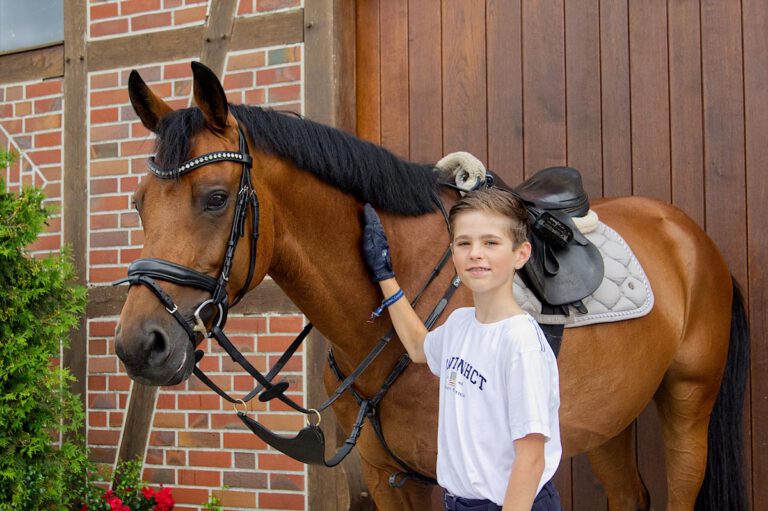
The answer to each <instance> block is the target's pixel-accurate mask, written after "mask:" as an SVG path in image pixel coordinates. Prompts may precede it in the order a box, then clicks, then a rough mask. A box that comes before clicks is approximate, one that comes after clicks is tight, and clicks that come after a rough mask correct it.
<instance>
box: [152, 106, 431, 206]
mask: <svg viewBox="0 0 768 511" xmlns="http://www.w3.org/2000/svg"><path fill="white" fill-rule="evenodd" d="M229 108H230V110H231V112H232V114H233V115H234V116H235V118H237V120H238V121H239V122H240V125H241V126H242V127H243V128H244V129H245V131H246V132H247V134H246V136H250V137H251V143H252V144H253V145H254V147H256V148H257V149H259V150H261V151H263V152H265V153H268V154H271V155H275V156H279V157H282V158H285V159H287V160H289V161H290V162H292V163H293V164H294V165H295V166H296V167H297V168H299V169H302V170H305V171H308V172H312V173H313V174H315V175H316V176H317V177H319V178H320V179H322V180H323V181H325V182H326V183H328V184H330V185H332V186H335V187H336V188H338V189H340V190H342V191H344V192H346V193H349V194H352V195H353V196H355V197H356V198H357V199H358V200H360V201H362V202H370V203H371V204H373V205H374V206H375V207H376V208H378V209H382V210H385V211H391V212H395V213H400V214H405V215H420V214H423V213H427V212H429V211H432V210H433V209H434V208H435V205H434V203H433V202H432V197H433V194H434V192H435V191H436V190H437V187H438V175H437V173H436V172H434V171H433V169H434V165H429V164H419V163H411V162H408V161H405V160H402V159H400V158H398V157H397V156H395V155H394V154H392V153H391V152H389V151H388V150H386V149H384V148H382V147H379V146H377V145H374V144H372V143H370V142H366V141H364V140H361V139H359V138H357V137H354V136H352V135H350V134H348V133H345V132H343V131H341V130H337V129H334V128H330V127H328V126H324V125H322V124H318V123H316V122H313V121H309V120H306V119H301V118H298V117H294V116H291V115H286V114H284V113H281V112H277V111H274V110H271V109H263V108H259V107H253V106H247V105H229ZM204 128H205V123H204V120H203V115H202V112H201V111H200V110H199V109H197V108H185V109H182V110H177V111H175V112H173V113H172V114H170V115H168V116H167V117H165V118H164V119H163V120H162V122H161V124H160V126H159V130H158V134H157V147H156V153H157V160H158V161H160V162H162V163H163V166H165V167H168V168H171V167H178V166H179V165H180V164H181V163H182V162H184V161H186V160H187V159H188V158H189V152H190V149H191V142H190V140H191V138H192V137H193V136H194V135H196V134H197V133H200V132H201V131H202V130H203V129H204Z"/></svg>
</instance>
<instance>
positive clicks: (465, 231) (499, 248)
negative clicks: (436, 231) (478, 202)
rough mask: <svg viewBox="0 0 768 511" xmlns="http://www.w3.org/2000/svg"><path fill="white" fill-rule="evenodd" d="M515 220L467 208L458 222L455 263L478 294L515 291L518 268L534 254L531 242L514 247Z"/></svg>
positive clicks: (457, 219)
mask: <svg viewBox="0 0 768 511" xmlns="http://www.w3.org/2000/svg"><path fill="white" fill-rule="evenodd" d="M511 222H512V220H511V219H509V218H506V217H504V216H502V215H500V214H498V213H493V212H487V211H467V212H465V213H462V214H461V215H459V216H458V217H456V220H455V222H454V226H453V227H454V232H453V234H454V238H453V244H452V249H453V264H454V266H456V272H457V273H458V274H459V277H460V278H461V281H462V282H463V283H464V284H466V286H467V287H469V289H470V290H472V292H473V293H475V294H476V295H478V294H486V293H490V294H491V295H496V293H507V291H508V292H509V293H510V296H511V292H512V279H513V278H514V274H515V270H518V269H520V268H522V266H523V265H524V264H525V262H526V261H527V260H528V257H529V255H530V244H529V243H527V242H524V243H521V244H520V245H519V246H518V247H515V246H514V241H513V240H512V236H511V232H510V228H511V227H512V224H511Z"/></svg>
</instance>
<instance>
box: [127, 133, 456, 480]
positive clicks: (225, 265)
mask: <svg viewBox="0 0 768 511" xmlns="http://www.w3.org/2000/svg"><path fill="white" fill-rule="evenodd" d="M221 161H234V162H239V163H241V164H242V173H241V177H240V189H239V192H238V194H237V203H236V205H235V212H234V218H233V221H232V227H231V229H230V235H229V240H228V241H227V249H226V252H225V255H224V260H223V262H222V266H221V270H220V272H219V276H218V278H214V277H211V276H210V275H206V274H203V273H200V272H198V271H196V270H194V269H192V268H188V267H186V266H182V265H179V264H177V263H173V262H171V261H165V260H163V259H155V258H144V259H138V260H136V261H134V262H133V263H132V264H131V265H130V266H129V268H128V276H127V277H126V278H123V279H120V280H118V281H116V282H114V283H113V285H120V284H125V283H127V284H129V285H131V286H133V285H143V286H145V287H147V288H148V289H149V290H150V291H152V293H153V294H154V295H155V296H156V297H157V298H158V300H160V302H161V303H162V304H163V306H165V309H166V311H168V313H169V314H171V315H172V316H173V317H174V319H175V320H176V321H177V322H178V323H179V324H180V325H181V327H182V328H183V329H184V331H185V332H186V333H187V335H188V337H189V340H190V342H191V343H192V347H193V349H194V348H195V347H196V346H197V343H198V340H199V339H201V338H214V339H215V340H216V341H217V342H218V344H219V346H221V347H222V348H223V349H224V351H226V352H227V354H228V355H229V356H230V357H231V358H232V360H233V361H234V362H236V363H237V364H239V365H240V366H241V367H242V368H243V369H244V370H245V371H246V372H247V373H248V374H249V375H251V376H252V377H253V378H254V379H255V380H256V382H257V385H256V386H255V387H254V388H253V390H251V391H250V392H248V394H246V395H245V396H244V397H243V398H241V399H237V398H233V397H232V396H230V395H229V394H227V393H226V392H225V391H224V390H222V389H221V388H219V387H218V386H217V385H216V384H215V383H214V382H213V381H212V380H211V379H210V378H209V377H208V376H207V375H206V374H205V373H204V372H203V371H202V370H201V369H200V368H199V367H197V364H198V363H199V362H200V360H201V359H202V358H203V356H204V353H203V351H202V350H196V351H195V368H194V371H193V372H194V374H195V376H197V377H198V378H199V379H200V380H201V381H202V382H203V383H205V384H206V385H207V386H208V387H209V388H210V389H211V390H213V391H214V392H216V393H217V394H218V395H219V396H221V397H222V398H223V399H225V400H227V401H228V402H230V403H232V404H233V405H235V410H236V412H237V415H238V417H239V418H240V419H241V420H242V421H243V423H244V424H245V425H246V426H247V427H248V428H249V429H250V430H251V431H252V432H253V433H255V434H256V435H257V436H259V437H260V438H261V439H262V440H264V441H265V442H266V443H267V444H269V445H271V446H272V447H274V448H276V449H277V450H279V451H281V452H283V453H284V454H286V455H288V456H290V457H292V458H294V459H296V460H298V461H301V462H303V463H308V464H315V465H324V466H328V467H333V466H335V465H337V464H339V463H340V462H341V461H342V460H343V459H344V458H345V457H346V456H347V455H348V454H349V453H350V452H351V450H352V449H353V448H354V446H355V444H356V442H357V439H358V437H359V436H360V433H361V431H362V427H363V423H364V421H365V419H366V417H367V418H368V420H369V421H370V422H371V424H372V426H373V428H374V431H375V433H376V435H377V437H378V438H379V440H380V441H381V443H382V445H383V447H384V449H385V450H386V452H387V453H389V455H390V456H391V457H392V458H393V459H394V460H395V461H396V463H397V464H398V465H399V466H400V467H401V468H402V469H403V470H402V471H401V472H397V473H395V474H393V475H392V476H391V477H390V479H389V484H390V485H391V486H393V487H400V486H402V485H403V484H405V482H406V481H407V480H408V479H415V480H417V481H420V482H424V483H430V484H437V482H436V481H435V480H434V479H432V478H431V477H428V476H424V475H422V474H419V473H418V472H416V471H415V470H413V469H412V468H410V467H409V466H408V465H407V464H406V463H405V462H404V461H403V460H401V459H400V458H399V457H397V456H396V455H395V454H394V453H393V452H392V450H391V449H390V448H389V446H388V445H387V442H386V440H385V439H384V433H383V430H382V427H381V422H380V420H379V418H378V413H377V410H378V405H379V403H380V402H381V400H382V399H383V398H384V396H385V395H386V393H387V391H388V390H389V388H390V387H391V386H392V385H393V384H394V382H395V381H396V380H397V378H398V377H399V376H400V374H402V372H403V371H404V370H405V369H406V368H407V367H408V365H409V364H410V361H411V360H410V357H408V354H407V353H405V354H403V355H402V356H401V357H400V358H399V360H398V361H397V363H396V364H395V367H394V368H393V369H392V371H391V372H390V373H389V375H388V376H387V378H386V379H385V381H384V383H383V384H382V386H381V388H380V389H379V391H377V392H376V394H375V395H374V396H373V397H372V398H370V399H367V398H365V397H363V396H362V395H361V394H359V393H358V392H357V391H356V390H355V389H354V387H353V384H354V383H355V381H356V380H357V378H358V377H359V376H360V375H361V374H362V373H363V371H365V370H366V369H367V368H368V367H369V366H370V365H371V363H373V362H374V360H375V359H376V358H377V356H378V355H379V354H380V353H381V352H382V351H383V350H384V348H385V347H386V346H387V345H388V344H389V342H390V341H391V340H392V338H393V337H394V336H395V330H394V328H390V329H389V330H388V331H387V333H386V334H384V336H382V337H381V338H380V339H379V341H378V342H377V343H376V345H375V346H374V347H373V348H372V349H371V351H370V352H369V353H368V355H366V357H365V358H364V359H363V360H362V361H361V362H360V363H359V364H358V366H357V367H356V368H355V369H354V370H353V371H352V372H351V373H350V374H349V375H348V376H344V375H343V373H342V372H341V370H340V369H339V368H338V365H337V364H336V361H335V359H334V356H333V352H332V351H330V350H329V353H328V361H329V365H330V367H331V369H332V370H333V371H334V373H335V374H336V376H337V377H338V378H339V380H340V381H341V383H340V384H339V386H338V387H337V388H336V390H335V391H334V392H333V394H332V395H331V396H329V397H328V398H327V399H326V400H325V401H324V402H323V403H322V404H320V405H319V406H317V407H316V408H305V407H303V406H302V405H300V404H298V403H297V402H295V401H294V400H293V399H291V398H290V397H288V396H286V395H285V392H286V391H287V389H288V386H289V384H288V382H287V381H284V380H283V381H280V382H277V383H273V380H274V379H275V378H276V377H277V376H278V374H279V373H280V371H281V370H282V368H283V367H284V366H285V364H286V363H287V362H288V361H289V360H290V358H291V357H292V356H293V354H294V353H295V352H296V350H297V349H298V348H299V347H300V346H301V343H302V342H303V341H304V339H305V338H306V337H307V335H309V333H310V331H311V330H312V328H313V325H312V323H308V324H307V325H306V326H305V327H304V329H303V330H302V332H301V333H299V335H298V336H297V337H296V338H295V339H294V341H293V342H292V343H291V344H290V346H288V348H287V349H286V350H285V352H284V353H283V355H282V356H281V357H280V359H279V360H278V361H277V362H276V363H275V365H274V366H273V367H271V368H270V370H269V371H268V372H267V374H266V375H264V374H262V373H261V372H260V371H259V370H258V369H256V368H255V367H254V366H253V365H252V364H251V363H250V362H249V361H248V360H247V359H246V358H245V357H244V356H243V355H242V353H240V351H239V350H238V349H237V348H236V347H235V346H234V345H233V344H232V342H231V341H230V340H229V338H228V337H227V335H226V334H225V333H224V326H225V324H226V320H227V314H228V311H229V308H230V307H232V306H233V305H235V304H236V303H237V302H239V301H240V299H241V298H242V297H243V295H245V293H246V292H247V290H248V287H249V285H250V283H251V280H252V279H253V274H254V268H255V265H256V249H257V241H258V238H259V230H258V229H259V221H258V220H259V202H258V197H257V195H256V190H255V189H254V187H253V183H252V180H251V166H252V158H251V156H250V154H249V153H248V148H247V145H246V143H245V138H244V136H243V132H242V130H239V151H238V152H231V151H216V152H212V153H207V154H204V155H201V156H198V157H196V158H193V159H191V160H189V161H186V162H184V163H182V164H181V165H180V166H178V167H177V168H173V169H165V168H162V167H160V166H159V165H158V164H157V163H156V162H155V159H154V157H151V158H149V160H148V162H147V163H148V166H149V169H150V171H151V172H152V173H153V174H154V175H155V176H156V177H158V178H160V179H176V178H178V177H180V176H182V175H184V174H187V173H189V172H192V171H194V170H196V169H198V168H200V167H203V166H205V165H208V164H211V163H217V162H221ZM433 201H434V202H435V203H436V205H437V206H438V209H439V210H440V211H441V213H442V215H443V217H444V220H445V221H446V224H447V221H448V218H447V213H446V211H445V207H444V206H443V204H442V201H440V199H439V198H438V197H437V196H436V195H435V196H434V197H433ZM249 210H250V211H251V237H250V260H249V268H248V276H247V278H246V280H245V283H244V285H243V286H242V287H241V288H240V290H239V291H238V293H237V294H236V296H235V299H234V300H233V302H232V304H229V303H228V298H227V285H228V283H229V278H230V276H231V272H232V262H233V259H234V254H235V249H236V248H237V244H238V241H239V240H240V238H242V237H244V236H245V222H246V218H247V215H248V211H249ZM449 259H450V248H448V249H447V250H446V251H445V252H444V254H443V255H442V257H441V258H440V260H439V261H438V263H437V264H436V265H435V267H434V268H433V269H432V271H431V273H430V275H429V276H428V277H427V280H426V281H425V283H424V284H423V285H422V287H421V289H420V290H419V292H418V293H417V294H416V296H415V297H414V298H413V300H412V301H411V305H412V306H415V305H416V304H417V303H418V301H419V299H420V298H421V295H422V294H423V292H424V291H425V290H426V289H427V288H428V287H429V285H430V284H431V283H432V282H433V281H434V280H435V278H437V276H438V275H439V274H440V272H441V270H442V269H443V267H444V266H445V265H446V263H447V262H448V260H449ZM154 279H159V280H162V281H166V282H171V283H174V284H177V285H181V286H188V287H194V288H197V289H201V290H204V291H207V292H209V293H210V295H211V298H209V299H207V300H205V301H203V302H202V303H201V304H200V305H198V306H197V307H196V309H195V312H194V317H193V323H192V324H190V322H189V321H188V320H187V319H186V318H184V317H183V316H182V315H181V313H180V312H179V310H178V306H177V305H176V304H175V302H174V301H173V298H172V297H171V296H169V295H168V294H167V293H166V292H165V291H163V289H162V288H161V287H160V285H159V284H158V283H157V282H156V281H155V280H154ZM460 283H461V282H460V280H459V279H458V277H456V276H454V278H453V279H452V280H451V283H450V285H449V286H448V287H447V289H446V290H445V292H444V293H443V296H442V298H441V299H440V300H439V301H438V303H437V304H436V305H435V306H434V308H433V309H432V312H431V313H430V314H429V315H428V317H427V319H425V321H424V324H425V326H426V327H427V329H430V328H431V327H432V326H433V325H434V323H435V322H436V321H437V319H438V318H439V317H440V314H442V312H443V311H444V309H445V307H446V306H447V304H448V301H449V300H450V299H451V297H452V296H453V294H454V292H455V291H456V289H457V288H458V287H459V285H460ZM207 308H210V309H212V311H213V314H215V316H213V319H214V324H213V326H212V327H211V329H210V331H209V330H208V329H207V328H206V326H205V322H204V320H203V319H202V318H201V314H202V313H203V311H204V310H205V309H207ZM347 390H349V391H350V393H351V394H352V396H353V397H354V398H355V400H356V401H357V402H358V405H359V406H360V408H359V411H358V414H357V418H356V420H355V423H354V425H353V428H352V433H351V434H350V436H349V438H347V440H346V441H345V442H344V445H343V446H342V447H340V448H339V450H338V451H337V452H336V454H335V455H334V456H333V457H332V458H331V459H329V460H326V458H325V436H324V434H323V431H322V430H321V429H320V427H319V425H320V420H321V417H320V412H322V411H324V410H325V409H327V408H328V407H330V406H331V405H332V404H333V403H334V402H335V401H336V400H337V399H339V398H340V397H341V396H342V395H343V394H344V393H345V392H346V391H347ZM256 396H258V398H259V401H262V402H267V401H270V400H272V399H278V400H280V401H282V402H283V403H285V404H286V405H288V406H289V407H291V408H292V409H294V410H296V411H298V412H301V413H303V414H305V415H306V416H307V418H306V419H305V420H306V423H307V424H306V426H305V427H304V428H303V429H301V430H300V431H299V432H298V433H297V434H296V436H294V437H285V436H281V435H277V434H275V433H273V432H272V431H270V430H269V429H268V428H266V427H265V426H263V425H262V424H260V423H259V422H258V421H256V420H254V419H252V418H251V417H249V416H248V414H247V403H248V402H249V401H251V400H252V399H253V398H254V397H256ZM238 405H240V406H242V409H239V408H238ZM310 415H316V417H317V422H316V423H314V424H313V423H312V422H311V421H310V420H309V416H310Z"/></svg>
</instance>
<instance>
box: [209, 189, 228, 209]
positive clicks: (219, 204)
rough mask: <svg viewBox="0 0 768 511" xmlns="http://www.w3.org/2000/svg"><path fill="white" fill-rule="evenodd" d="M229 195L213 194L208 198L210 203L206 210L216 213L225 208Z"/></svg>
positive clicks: (222, 193)
mask: <svg viewBox="0 0 768 511" xmlns="http://www.w3.org/2000/svg"><path fill="white" fill-rule="evenodd" d="M227 198H228V196H227V194H226V193H224V192H213V193H212V194H210V195H209V196H208V202H207V203H206V205H205V209H206V210H208V211H216V210H217V209H221V208H223V207H224V206H225V205H226V204H227Z"/></svg>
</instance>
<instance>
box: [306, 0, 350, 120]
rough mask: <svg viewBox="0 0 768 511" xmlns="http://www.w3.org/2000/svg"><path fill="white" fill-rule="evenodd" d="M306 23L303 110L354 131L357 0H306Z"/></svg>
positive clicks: (318, 118)
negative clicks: (355, 1)
mask: <svg viewBox="0 0 768 511" xmlns="http://www.w3.org/2000/svg"><path fill="white" fill-rule="evenodd" d="M305 4H306V6H305V8H304V9H305V23H304V29H305V32H304V42H305V48H304V54H305V58H304V69H305V72H304V97H305V104H304V114H305V115H306V116H307V117H308V118H310V119H312V120H313V121H317V122H321V123H323V124H328V125H329V126H334V127H336V128H340V129H343V130H346V131H349V132H350V133H354V132H355V128H356V122H355V93H354V91H355V3H354V1H353V0H307V1H306V2H305Z"/></svg>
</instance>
